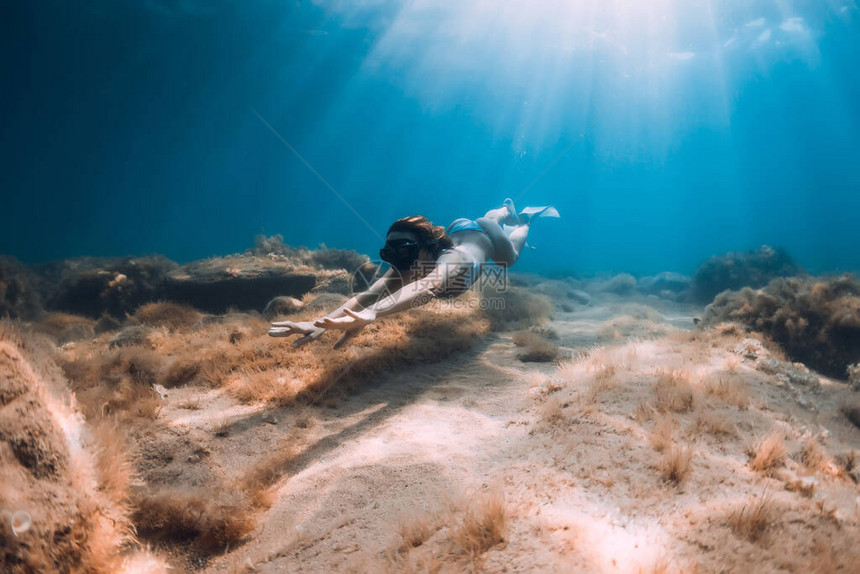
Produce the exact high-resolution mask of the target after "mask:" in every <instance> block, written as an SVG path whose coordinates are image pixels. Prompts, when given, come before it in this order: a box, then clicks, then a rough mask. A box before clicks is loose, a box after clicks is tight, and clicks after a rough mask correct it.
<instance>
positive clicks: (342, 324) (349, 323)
mask: <svg viewBox="0 0 860 574" xmlns="http://www.w3.org/2000/svg"><path fill="white" fill-rule="evenodd" d="M449 268H450V266H449V265H446V264H437V265H436V267H435V268H434V269H433V271H432V272H431V273H430V274H429V275H427V276H426V277H423V278H421V279H419V280H417V281H413V282H411V283H407V284H406V285H404V286H403V287H401V288H400V289H398V290H397V291H395V292H394V293H392V294H390V295H387V296H384V297H381V298H380V299H379V300H378V301H377V302H375V303H373V304H372V305H369V306H368V307H366V308H364V309H363V310H352V309H344V310H343V316H341V317H332V316H331V315H329V316H326V317H323V318H321V319H317V320H316V321H314V325H316V326H317V327H322V328H325V329H338V330H342V331H346V333H345V334H344V337H345V338H351V337H353V336H355V335H356V334H358V331H360V330H361V329H362V328H364V327H365V326H366V325H368V324H369V323H371V322H373V321H374V320H376V319H377V318H379V317H385V316H386V315H393V314H394V313H399V312H401V311H405V310H407V309H413V308H415V307H420V306H422V305H426V304H427V303H428V302H430V300H431V299H433V297H434V296H435V293H436V292H438V290H439V289H440V288H441V287H442V286H443V285H445V284H446V281H447V277H448V270H449Z"/></svg>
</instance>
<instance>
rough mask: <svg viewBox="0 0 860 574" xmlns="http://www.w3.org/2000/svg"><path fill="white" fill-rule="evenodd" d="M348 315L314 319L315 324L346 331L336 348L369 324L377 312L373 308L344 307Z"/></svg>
mask: <svg viewBox="0 0 860 574" xmlns="http://www.w3.org/2000/svg"><path fill="white" fill-rule="evenodd" d="M343 312H344V313H345V314H346V317H337V318H331V317H323V318H322V319H317V320H316V321H314V325H315V326H317V327H319V328H324V329H337V330H338V331H344V333H343V337H341V338H340V339H338V341H337V343H335V344H334V348H335V349H339V348H340V347H341V346H343V344H344V343H346V342H347V341H349V340H350V339H352V338H353V337H355V336H356V335H358V333H359V332H360V331H361V330H362V329H363V328H364V327H365V326H367V325H368V324H370V323H372V322H373V321H374V320H375V319H376V312H375V311H373V310H371V309H362V310H361V311H358V312H356V311H351V310H349V309H344V310H343Z"/></svg>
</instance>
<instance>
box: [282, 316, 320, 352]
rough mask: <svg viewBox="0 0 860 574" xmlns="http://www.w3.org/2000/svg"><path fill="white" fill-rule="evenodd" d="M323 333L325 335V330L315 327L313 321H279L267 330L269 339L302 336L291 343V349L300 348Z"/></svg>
mask: <svg viewBox="0 0 860 574" xmlns="http://www.w3.org/2000/svg"><path fill="white" fill-rule="evenodd" d="M323 333H325V328H323V327H317V326H316V325H314V322H313V321H299V322H294V321H279V322H277V323H272V328H271V329H269V336H270V337H289V336H291V335H302V336H301V337H299V338H298V339H296V340H295V341H293V347H301V346H302V345H304V344H307V343H310V342H311V341H313V340H314V339H317V338H319V336H320V335H322V334H323Z"/></svg>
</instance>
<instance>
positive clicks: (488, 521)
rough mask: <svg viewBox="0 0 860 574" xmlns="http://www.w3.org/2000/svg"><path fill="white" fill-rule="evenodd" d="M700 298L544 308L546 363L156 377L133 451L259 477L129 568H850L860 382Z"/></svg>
mask: <svg viewBox="0 0 860 574" xmlns="http://www.w3.org/2000/svg"><path fill="white" fill-rule="evenodd" d="M421 312H423V311H418V313H421ZM437 312H440V311H437ZM701 312H702V309H701V308H700V307H695V306H690V305H685V304H680V303H673V302H669V301H665V300H661V299H657V298H655V297H644V296H636V297H633V298H622V297H617V296H606V297H604V298H602V299H595V300H594V301H593V302H592V303H591V304H589V305H587V306H579V307H576V308H574V310H572V311H568V312H563V311H556V312H555V313H554V314H553V316H552V319H551V320H550V321H549V322H548V323H546V324H544V325H542V326H541V327H540V328H533V329H532V332H535V333H536V334H537V335H538V336H539V337H540V338H541V340H542V341H543V342H544V343H546V344H548V345H550V346H557V347H558V356H557V357H556V358H555V360H554V361H552V362H525V361H523V360H521V359H522V358H528V353H527V351H528V349H527V346H528V343H527V342H526V343H525V347H524V346H523V345H524V343H523V337H522V335H521V332H519V333H520V334H519V335H518V334H517V332H512V331H490V332H488V333H487V334H485V335H483V336H475V337H474V342H473V345H472V346H471V348H469V349H466V350H463V351H459V352H453V351H452V352H450V353H447V356H446V357H441V358H440V357H434V358H432V360H430V359H428V360H417V361H410V362H406V363H404V364H398V365H397V366H396V368H390V369H386V370H384V371H383V372H382V374H375V375H373V376H372V377H369V378H366V379H365V380H364V382H363V383H362V384H360V385H354V386H351V387H350V388H349V389H348V390H345V391H339V390H338V389H337V388H336V386H337V382H336V381H335V385H334V386H333V387H331V389H330V390H328V391H327V392H325V393H321V394H319V395H317V396H315V397H314V400H296V401H278V400H268V401H255V400H253V398H250V399H249V396H248V392H249V391H247V390H246V391H245V393H244V394H243V393H238V394H237V392H236V390H237V386H236V385H238V384H239V383H238V382H236V381H233V382H232V383H230V382H227V383H224V384H222V385H212V384H204V383H202V382H200V381H198V380H197V379H196V378H195V377H194V376H193V375H192V376H189V381H188V382H187V383H185V384H181V385H177V386H175V387H174V388H165V387H163V386H161V385H158V387H157V390H158V392H159V397H158V401H159V404H158V406H157V412H156V413H155V415H154V420H153V421H150V422H147V423H145V424H144V423H140V424H139V426H138V427H137V428H136V430H135V431H134V432H133V433H132V434H133V436H134V437H135V439H134V440H135V443H136V444H137V451H136V464H137V466H138V469H139V472H140V473H141V475H143V476H144V477H145V480H146V482H147V484H148V485H149V486H150V487H153V488H154V487H155V486H159V487H164V488H165V489H166V490H162V491H160V493H161V494H159V496H162V497H164V496H169V493H170V492H176V493H182V492H190V491H191V489H195V488H196V489H197V490H195V491H194V492H196V493H197V494H195V496H198V497H199V496H200V492H203V493H204V495H203V496H204V497H205V496H206V494H205V493H206V492H207V491H206V489H207V488H209V489H211V488H216V487H213V486H212V485H219V486H217V489H218V491H215V490H212V491H210V494H211V497H212V498H213V499H216V498H217V499H224V498H225V497H227V498H229V497H230V496H231V495H232V494H233V491H234V490H235V491H236V492H237V493H238V492H239V491H240V490H242V488H245V494H243V495H242V496H238V494H237V498H236V500H237V501H238V502H237V503H236V504H237V506H236V507H235V508H236V512H237V513H240V514H242V516H243V518H244V517H245V515H247V519H248V522H247V528H246V529H245V530H242V534H241V539H240V540H238V541H236V542H234V543H229V544H225V545H224V546H222V547H218V548H212V547H211V545H210V547H208V548H207V549H205V551H204V550H201V548H200V547H199V545H196V544H195V543H193V542H189V541H191V540H192V539H193V538H194V536H196V535H199V530H198V531H195V530H194V528H190V529H187V532H186V531H182V530H181V529H179V531H178V534H177V531H173V532H172V533H167V534H170V535H167V534H166V533H165V532H159V530H158V528H156V527H151V528H150V530H149V531H148V532H149V533H148V534H147V531H146V529H143V530H141V531H140V532H139V534H140V536H139V537H140V539H141V540H142V541H143V542H144V543H148V544H150V545H151V546H152V550H153V552H154V555H158V556H160V558H159V561H157V563H156V561H150V562H147V561H146V560H145V559H141V560H139V561H138V562H135V563H131V562H130V561H126V564H125V566H124V568H125V571H127V572H135V571H136V572H155V571H158V569H159V568H162V566H163V561H164V560H166V561H167V562H168V563H170V565H171V566H172V570H171V571H183V570H189V571H202V572H206V573H216V572H232V573H235V572H846V573H847V572H857V571H860V548H858V545H857V542H858V541H860V488H858V484H857V479H858V466H860V462H858V461H857V458H858V452H860V429H858V427H857V426H855V425H854V424H852V422H851V420H850V419H849V417H848V416H846V413H848V412H849V411H850V409H851V408H852V407H854V408H856V404H857V394H856V392H853V391H851V390H850V389H849V388H848V386H847V385H846V384H845V383H843V382H839V381H835V380H831V379H829V378H827V377H823V376H820V375H817V374H816V373H814V372H809V371H808V370H806V369H805V367H803V366H802V365H799V364H792V363H791V362H789V361H787V360H786V359H785V358H784V357H783V356H782V355H781V353H780V352H779V350H778V349H776V348H775V347H774V346H773V345H771V344H769V343H768V342H766V341H763V340H762V339H761V338H760V337H758V336H756V335H755V334H749V333H745V332H744V331H743V330H742V329H739V328H737V327H735V326H732V325H721V326H719V327H717V328H712V329H709V330H706V331H703V330H700V329H697V328H695V327H694V321H693V318H694V317H695V316H698V315H699V314H700V313H701ZM257 321H258V323H260V321H259V320H257ZM255 326H257V324H256V323H255ZM331 342H332V341H331V340H329V339H328V338H323V339H322V340H321V341H318V342H316V343H315V344H318V345H321V346H324V347H325V348H328V347H330V345H331ZM517 343H519V344H517ZM256 344H268V345H271V346H272V347H273V348H275V349H277V350H278V352H280V353H283V354H285V355H286V354H289V353H292V352H294V351H293V349H292V348H291V347H290V345H289V344H288V343H287V342H286V341H284V340H278V339H262V343H256ZM59 352H60V353H64V352H66V353H74V352H78V353H79V352H81V349H80V348H78V350H77V351H75V350H74V345H73V346H71V347H67V348H66V350H63V349H61V350H60V351H59ZM311 352H313V351H311ZM327 352H328V351H327ZM351 352H352V353H354V354H355V357H358V358H360V357H361V356H362V353H371V352H373V348H372V343H369V342H368V343H361V340H359V341H358V342H357V343H356V345H355V346H354V348H353V350H352V351H351ZM392 352H394V351H392ZM204 370H205V369H204ZM246 383H247V382H246ZM254 384H255V385H257V386H254V387H253V388H259V384H260V382H259V380H257V381H256V382H255V383H254ZM287 384H288V383H287ZM246 386H247V384H246ZM243 388H244V387H243ZM249 477H250V478H249ZM254 477H256V479H255V478H254ZM254 480H256V483H255V484H256V486H255V487H254V488H251V489H248V488H247V485H248V484H249V481H250V482H253V481H254ZM242 485H244V486H242ZM201 488H202V489H203V490H202V491H201V490H200V489H201ZM169 489H174V490H169ZM249 491H253V492H252V494H248V493H247V492H249ZM165 493H168V494H165ZM177 496H179V494H178V495H177ZM243 497H244V498H243ZM146 500H147V502H146V505H148V506H146V507H144V508H143V509H142V510H141V509H138V510H137V512H138V514H137V515H135V516H138V517H139V516H140V513H141V512H144V513H146V512H149V513H150V514H153V513H155V514H157V513H158V512H157V511H154V510H152V507H153V505H156V502H154V497H150V498H148V499H146ZM204 502H205V501H204ZM194 508H199V510H196V511H195V510H192V511H191V512H192V514H193V513H194V512H199V515H200V516H202V515H203V514H204V513H205V512H207V511H206V505H205V504H200V505H198V506H197V507H194ZM229 508H230V507H228V511H229ZM165 515H166V514H165ZM144 519H146V520H148V521H149V524H150V526H152V522H153V520H154V519H152V517H151V516H149V517H148V518H147V515H145V514H144ZM183 532H184V534H183ZM216 540H218V538H217V537H216Z"/></svg>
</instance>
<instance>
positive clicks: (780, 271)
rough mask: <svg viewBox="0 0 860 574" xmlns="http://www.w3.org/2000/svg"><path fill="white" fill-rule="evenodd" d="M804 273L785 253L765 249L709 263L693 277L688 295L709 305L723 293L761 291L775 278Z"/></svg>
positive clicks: (732, 255) (722, 256)
mask: <svg viewBox="0 0 860 574" xmlns="http://www.w3.org/2000/svg"><path fill="white" fill-rule="evenodd" d="M801 273H803V269H802V268H801V267H800V265H798V264H797V262H795V261H794V259H792V257H791V256H790V255H789V254H788V252H787V251H785V250H784V249H781V248H774V247H770V246H768V245H764V246H762V247H760V248H759V249H756V250H754V251H745V252H732V253H726V254H725V255H720V256H715V257H711V258H710V259H708V260H707V261H706V262H705V263H704V264H703V265H702V266H701V267H699V269H698V270H697V271H696V273H695V275H693V281H692V285H691V294H692V297H693V299H694V300H695V301H697V302H699V303H708V302H710V301H711V300H713V298H714V297H715V296H716V295H717V294H719V293H722V292H723V291H726V290H729V289H734V290H737V289H741V288H742V287H752V288H754V289H755V288H757V287H763V286H765V285H767V284H768V283H769V282H770V281H771V280H773V279H776V278H778V277H792V276H795V275H800V274H801Z"/></svg>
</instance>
